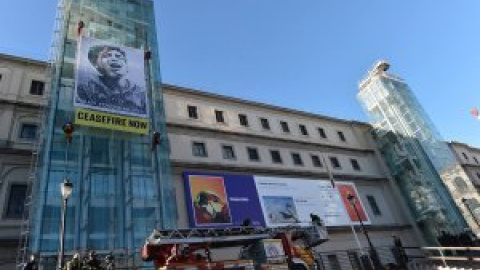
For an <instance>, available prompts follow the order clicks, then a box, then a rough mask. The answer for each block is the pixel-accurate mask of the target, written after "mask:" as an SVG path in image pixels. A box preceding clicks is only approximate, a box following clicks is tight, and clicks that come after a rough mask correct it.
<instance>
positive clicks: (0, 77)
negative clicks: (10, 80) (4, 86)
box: [0, 74, 3, 82]
mask: <svg viewBox="0 0 480 270" xmlns="http://www.w3.org/2000/svg"><path fill="white" fill-rule="evenodd" d="M2 76H3V75H2V74H0V82H1V81H2V78H3V77H2Z"/></svg>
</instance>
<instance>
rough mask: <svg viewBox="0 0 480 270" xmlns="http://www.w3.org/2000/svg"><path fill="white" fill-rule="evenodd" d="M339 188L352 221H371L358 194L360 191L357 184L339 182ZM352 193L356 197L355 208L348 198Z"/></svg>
mask: <svg viewBox="0 0 480 270" xmlns="http://www.w3.org/2000/svg"><path fill="white" fill-rule="evenodd" d="M337 188H338V192H339V193H340V196H341V197H342V202H343V205H344V206H345V209H346V210H347V213H348V217H349V219H350V221H351V222H354V223H359V222H360V220H361V221H362V222H363V223H369V219H368V216H367V213H366V211H365V208H364V207H363V204H362V201H361V200H360V197H359V196H358V192H357V189H356V188H355V186H354V185H353V184H352V183H338V184H337ZM350 195H351V196H353V197H354V200H353V201H354V205H355V208H354V207H353V205H352V203H351V202H350V201H349V199H348V197H349V196H350ZM357 213H358V215H357ZM359 217H360V220H359Z"/></svg>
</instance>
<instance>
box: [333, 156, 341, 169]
mask: <svg viewBox="0 0 480 270" xmlns="http://www.w3.org/2000/svg"><path fill="white" fill-rule="evenodd" d="M330 163H332V167H333V168H335V169H340V168H342V167H341V166H340V162H338V158H336V157H330Z"/></svg>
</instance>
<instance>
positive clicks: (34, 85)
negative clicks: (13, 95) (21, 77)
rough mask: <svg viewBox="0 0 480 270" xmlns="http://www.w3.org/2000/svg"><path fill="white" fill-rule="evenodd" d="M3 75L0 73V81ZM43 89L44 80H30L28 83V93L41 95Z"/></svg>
mask: <svg viewBox="0 0 480 270" xmlns="http://www.w3.org/2000/svg"><path fill="white" fill-rule="evenodd" d="M2 79H3V75H2V74H0V82H2ZM44 90H45V82H42V81H37V80H32V81H31V83H30V91H29V93H30V95H35V96H41V95H43V92H44Z"/></svg>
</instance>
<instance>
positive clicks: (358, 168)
mask: <svg viewBox="0 0 480 270" xmlns="http://www.w3.org/2000/svg"><path fill="white" fill-rule="evenodd" d="M350 163H352V168H353V169H354V170H355V171H360V170H361V169H360V165H359V164H358V161H357V160H356V159H354V158H352V159H350Z"/></svg>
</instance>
